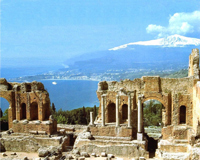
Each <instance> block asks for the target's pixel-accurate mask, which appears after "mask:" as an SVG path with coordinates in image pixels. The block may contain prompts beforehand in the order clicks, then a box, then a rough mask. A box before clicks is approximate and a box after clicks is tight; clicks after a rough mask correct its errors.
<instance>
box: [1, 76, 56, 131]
mask: <svg viewBox="0 0 200 160" xmlns="http://www.w3.org/2000/svg"><path fill="white" fill-rule="evenodd" d="M0 97H3V98H5V99H6V100H7V101H8V102H9V108H8V122H9V129H10V128H12V130H13V132H19V133H30V132H32V131H37V132H41V133H47V134H52V133H54V132H56V131H57V123H56V121H55V120H53V119H51V117H50V99H49V93H48V92H47V91H46V90H45V89H44V85H43V84H42V83H40V82H36V81H34V82H32V83H9V82H7V81H6V79H4V78H1V79H0Z"/></svg>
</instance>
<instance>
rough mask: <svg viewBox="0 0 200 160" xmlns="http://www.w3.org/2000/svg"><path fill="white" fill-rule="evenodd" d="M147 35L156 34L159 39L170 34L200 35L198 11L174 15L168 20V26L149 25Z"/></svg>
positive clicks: (199, 12)
mask: <svg viewBox="0 0 200 160" xmlns="http://www.w3.org/2000/svg"><path fill="white" fill-rule="evenodd" d="M146 31H147V33H157V34H158V36H159V37H162V36H164V35H170V34H181V35H185V34H187V33H194V32H195V33H196V32H197V33H200V11H194V12H191V13H185V12H181V13H175V14H174V15H173V16H170V18H169V24H168V26H160V25H155V24H150V25H148V27H147V28H146Z"/></svg>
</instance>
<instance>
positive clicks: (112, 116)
mask: <svg viewBox="0 0 200 160" xmlns="http://www.w3.org/2000/svg"><path fill="white" fill-rule="evenodd" d="M106 112H107V114H106V115H107V116H106V123H110V122H116V104H115V103H113V102H110V103H109V104H108V105H107V107H106Z"/></svg>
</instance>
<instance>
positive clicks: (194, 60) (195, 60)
mask: <svg viewBox="0 0 200 160" xmlns="http://www.w3.org/2000/svg"><path fill="white" fill-rule="evenodd" d="M188 76H189V77H190V76H194V77H195V78H196V79H199V50H198V49H192V53H191V54H190V56H189V68H188Z"/></svg>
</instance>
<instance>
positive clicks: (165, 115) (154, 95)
mask: <svg viewBox="0 0 200 160" xmlns="http://www.w3.org/2000/svg"><path fill="white" fill-rule="evenodd" d="M150 99H153V100H157V101H159V102H161V103H162V105H163V107H164V109H162V123H163V125H164V126H166V125H169V124H170V123H171V122H170V119H169V118H170V111H169V107H168V106H169V104H168V101H167V100H168V96H164V95H162V94H161V93H148V95H144V97H143V98H142V104H143V103H144V102H146V101H148V100H150Z"/></svg>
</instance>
